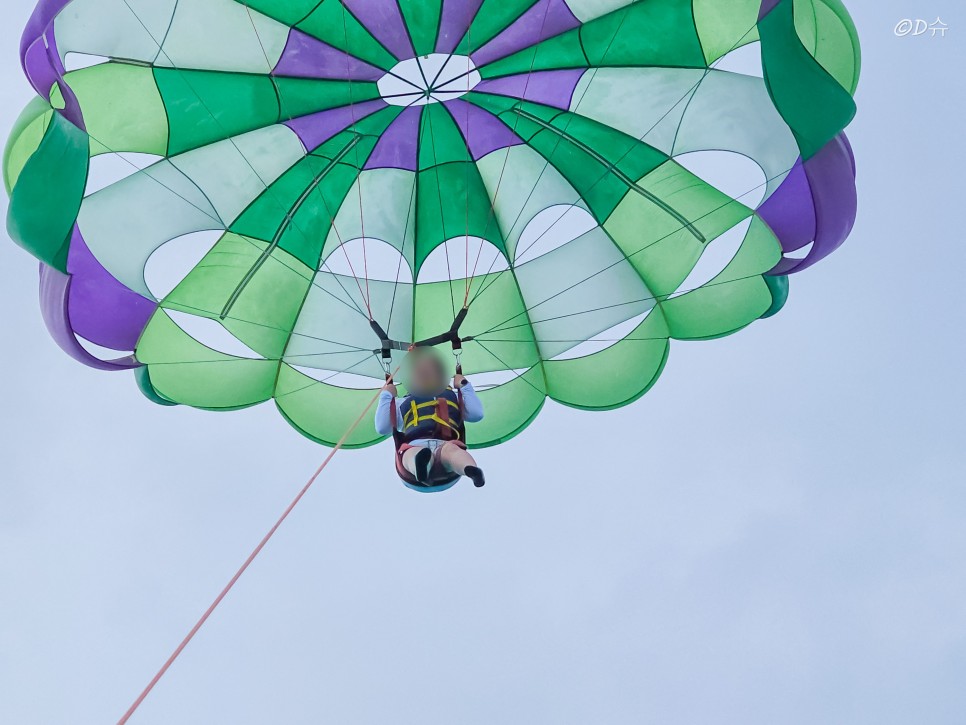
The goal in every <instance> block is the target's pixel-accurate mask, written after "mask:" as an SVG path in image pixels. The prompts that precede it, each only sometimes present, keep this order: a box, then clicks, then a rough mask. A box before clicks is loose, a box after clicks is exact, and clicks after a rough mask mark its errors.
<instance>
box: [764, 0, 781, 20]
mask: <svg viewBox="0 0 966 725" xmlns="http://www.w3.org/2000/svg"><path fill="white" fill-rule="evenodd" d="M781 1H782V0H761V10H760V11H759V12H758V20H761V19H762V18H764V17H765V16H766V15H768V13H770V12H771V11H772V10H774V9H775V8H776V7H777V6H778V4H779V3H780V2H781Z"/></svg>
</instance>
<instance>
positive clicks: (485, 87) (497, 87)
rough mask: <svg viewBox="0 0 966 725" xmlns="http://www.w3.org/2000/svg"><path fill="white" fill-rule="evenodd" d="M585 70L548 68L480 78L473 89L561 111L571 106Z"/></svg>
mask: <svg viewBox="0 0 966 725" xmlns="http://www.w3.org/2000/svg"><path fill="white" fill-rule="evenodd" d="M585 72H586V69H584V68H575V69H570V70H546V71H537V72H535V73H523V74H520V75H516V76H505V77H503V78H494V79H493V80H488V81H481V82H480V83H479V84H477V86H476V88H475V89H474V90H476V91H479V92H480V93H493V94H495V95H498V96H510V97H511V98H520V99H523V100H526V101H533V102H534V103H541V104H543V105H544V106H553V107H554V108H559V109H561V110H564V111H567V110H569V109H570V104H571V102H572V101H573V98H574V91H575V90H577V84H578V83H580V79H581V78H582V77H583V75H584V73H585Z"/></svg>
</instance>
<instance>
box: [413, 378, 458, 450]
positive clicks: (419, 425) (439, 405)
mask: <svg viewBox="0 0 966 725" xmlns="http://www.w3.org/2000/svg"><path fill="white" fill-rule="evenodd" d="M400 407H401V410H402V415H403V420H402V437H403V442H405V443H408V442H410V441H414V440H419V439H421V438H435V439H438V440H444V441H451V440H457V441H464V440H465V439H466V428H465V426H464V421H463V396H462V394H461V393H459V392H458V391H456V390H453V389H452V388H447V389H446V390H444V391H443V392H442V393H440V394H439V395H438V396H436V397H427V396H418V395H409V396H407V397H406V398H405V399H404V400H403V402H402V405H401V406H400Z"/></svg>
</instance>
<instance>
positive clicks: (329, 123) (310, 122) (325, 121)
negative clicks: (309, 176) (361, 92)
mask: <svg viewBox="0 0 966 725" xmlns="http://www.w3.org/2000/svg"><path fill="white" fill-rule="evenodd" d="M387 105H388V104H387V103H386V102H385V101H383V100H382V99H381V98H376V99H375V100H372V101H366V102H364V103H356V104H353V105H351V106H342V107H341V108H330V109H329V110H328V111H319V112H318V113H313V114H311V115H309V116H300V117H299V118H293V119H291V120H290V121H286V122H285V125H286V126H288V127H289V128H290V129H292V130H293V131H295V133H296V135H298V137H299V139H301V141H302V145H303V146H305V148H306V150H308V151H314V150H315V149H317V148H318V147H319V146H321V145H322V144H324V143H325V142H326V141H328V140H329V139H330V138H332V137H333V136H335V135H336V134H338V133H341V132H342V131H345V130H346V129H347V128H349V126H351V125H352V124H354V123H356V122H357V121H361V120H362V119H363V118H365V117H366V116H371V115H372V114H373V113H375V112H376V111H381V110H382V109H383V108H386V107H387Z"/></svg>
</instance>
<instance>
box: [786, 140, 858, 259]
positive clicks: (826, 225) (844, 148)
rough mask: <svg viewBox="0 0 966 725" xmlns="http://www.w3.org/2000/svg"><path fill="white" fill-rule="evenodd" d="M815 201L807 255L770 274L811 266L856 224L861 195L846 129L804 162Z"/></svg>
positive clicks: (839, 243) (832, 248) (829, 252)
mask: <svg viewBox="0 0 966 725" xmlns="http://www.w3.org/2000/svg"><path fill="white" fill-rule="evenodd" d="M805 174H806V175H807V176H808V183H809V185H810V186H811V189H812V198H813V199H814V203H815V220H816V223H815V243H814V244H813V245H812V248H811V249H810V250H809V252H808V254H807V255H806V256H805V258H804V259H790V258H785V259H783V260H782V261H781V262H779V263H778V266H776V267H775V269H774V270H772V272H771V274H792V273H794V272H801V271H802V270H804V269H808V268H809V267H811V266H812V265H814V264H816V263H817V262H819V261H821V260H823V259H825V257H827V256H829V255H830V254H831V253H832V252H834V251H835V250H836V249H838V248H839V247H841V246H842V244H843V243H844V242H845V240H846V239H847V238H848V236H849V234H850V233H851V232H852V227H853V226H854V225H855V217H856V212H857V210H858V196H857V193H856V189H855V166H854V162H853V159H852V153H851V147H850V146H849V142H848V139H847V138H846V136H845V134H844V133H841V134H839V135H838V136H836V137H835V138H834V139H832V140H831V141H829V142H828V143H827V144H826V145H825V147H824V148H823V149H822V150H821V151H819V152H818V153H817V154H816V155H815V156H813V157H812V158H810V159H809V160H808V161H806V162H805Z"/></svg>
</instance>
